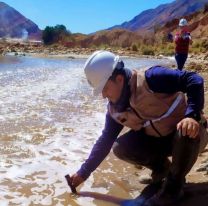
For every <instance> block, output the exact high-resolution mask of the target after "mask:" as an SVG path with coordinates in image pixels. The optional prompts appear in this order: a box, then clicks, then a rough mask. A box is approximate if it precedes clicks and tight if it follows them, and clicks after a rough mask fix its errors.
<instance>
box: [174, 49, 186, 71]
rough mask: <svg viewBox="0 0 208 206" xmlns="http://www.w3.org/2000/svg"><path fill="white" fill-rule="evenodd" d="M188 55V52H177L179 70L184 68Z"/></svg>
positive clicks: (176, 58)
mask: <svg viewBox="0 0 208 206" xmlns="http://www.w3.org/2000/svg"><path fill="white" fill-rule="evenodd" d="M187 57H188V54H179V53H176V54H175V60H176V62H177V66H178V69H179V70H182V69H183V66H184V64H185V62H186V59H187Z"/></svg>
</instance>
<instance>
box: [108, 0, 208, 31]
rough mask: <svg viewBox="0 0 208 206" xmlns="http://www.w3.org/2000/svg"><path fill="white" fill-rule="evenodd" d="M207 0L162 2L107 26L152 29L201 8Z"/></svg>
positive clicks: (135, 29) (133, 29)
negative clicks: (131, 17)
mask: <svg viewBox="0 0 208 206" xmlns="http://www.w3.org/2000/svg"><path fill="white" fill-rule="evenodd" d="M206 3H208V0H176V1H174V2H172V3H169V4H163V5H160V6H158V7H157V8H155V9H149V10H146V11H143V12H142V13H140V14H139V15H138V16H136V17H134V18H133V19H132V20H130V21H128V22H124V23H123V24H121V25H116V26H114V27H111V28H109V30H112V29H115V28H122V29H128V30H131V31H138V30H154V28H155V27H158V26H161V25H164V24H165V23H166V22H168V21H170V20H172V19H175V18H177V17H181V16H185V15H189V14H191V13H194V12H195V11H198V10H199V9H201V8H203V7H204V5H205V4H206Z"/></svg>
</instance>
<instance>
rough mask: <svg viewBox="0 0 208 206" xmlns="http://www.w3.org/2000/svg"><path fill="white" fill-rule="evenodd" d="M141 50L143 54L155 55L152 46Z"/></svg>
mask: <svg viewBox="0 0 208 206" xmlns="http://www.w3.org/2000/svg"><path fill="white" fill-rule="evenodd" d="M141 52H142V54H143V55H155V51H154V50H153V48H151V47H144V48H143V49H142V51H141Z"/></svg>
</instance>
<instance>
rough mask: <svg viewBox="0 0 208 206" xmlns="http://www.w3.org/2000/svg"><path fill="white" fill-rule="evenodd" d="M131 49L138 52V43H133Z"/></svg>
mask: <svg viewBox="0 0 208 206" xmlns="http://www.w3.org/2000/svg"><path fill="white" fill-rule="evenodd" d="M131 50H132V51H135V52H137V51H138V48H137V45H136V44H133V45H132V47H131Z"/></svg>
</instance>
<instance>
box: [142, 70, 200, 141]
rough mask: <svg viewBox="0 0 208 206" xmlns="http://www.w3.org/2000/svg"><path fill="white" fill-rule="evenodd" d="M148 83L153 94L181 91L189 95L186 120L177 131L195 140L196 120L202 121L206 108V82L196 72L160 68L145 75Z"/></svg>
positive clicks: (196, 131) (180, 123)
mask: <svg viewBox="0 0 208 206" xmlns="http://www.w3.org/2000/svg"><path fill="white" fill-rule="evenodd" d="M145 76H146V80H147V83H148V85H149V87H150V89H151V90H152V91H153V92H159V93H174V92H177V91H181V92H184V93H186V94H187V98H188V99H187V104H188V106H187V109H186V112H185V117H184V119H183V120H182V121H181V122H179V123H178V125H177V129H178V130H182V133H183V135H184V136H185V135H189V136H190V137H192V138H195V137H196V136H197V134H198V131H199V125H198V123H197V122H196V121H195V120H199V119H200V112H201V110H202V109H203V107H204V81H203V78H202V77H201V76H199V75H198V74H196V73H195V72H188V71H185V70H182V71H180V70H171V69H167V68H164V67H160V66H155V67H152V68H150V69H149V70H147V71H146V73H145Z"/></svg>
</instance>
